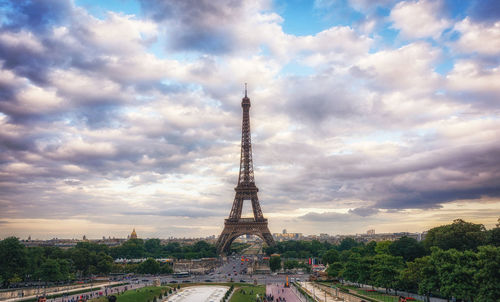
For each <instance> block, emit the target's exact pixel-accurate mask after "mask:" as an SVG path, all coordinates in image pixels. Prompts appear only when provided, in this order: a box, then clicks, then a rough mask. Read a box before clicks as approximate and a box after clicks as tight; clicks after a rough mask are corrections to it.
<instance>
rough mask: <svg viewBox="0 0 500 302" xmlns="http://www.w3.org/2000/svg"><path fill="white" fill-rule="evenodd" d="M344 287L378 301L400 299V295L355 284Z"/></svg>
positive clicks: (392, 301)
mask: <svg viewBox="0 0 500 302" xmlns="http://www.w3.org/2000/svg"><path fill="white" fill-rule="evenodd" d="M343 287H344V288H349V289H351V290H353V291H354V292H356V293H358V294H360V295H363V296H366V297H369V298H372V299H375V300H378V301H383V302H398V299H399V296H394V295H388V294H384V293H380V292H377V291H370V290H365V289H361V288H358V287H355V286H349V285H344V286H343ZM413 301H415V302H422V301H421V300H416V299H415V300H413Z"/></svg>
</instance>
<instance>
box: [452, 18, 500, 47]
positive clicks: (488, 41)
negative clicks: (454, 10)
mask: <svg viewBox="0 0 500 302" xmlns="http://www.w3.org/2000/svg"><path fill="white" fill-rule="evenodd" d="M454 30H456V31H458V32H459V33H460V38H459V39H458V40H457V41H456V42H454V43H453V44H452V45H453V46H454V48H455V49H458V50H459V51H460V52H462V53H474V52H476V53H478V54H481V55H489V56H495V55H500V21H499V22H495V23H494V24H479V23H474V22H472V21H471V19H470V18H468V17H467V18H465V19H464V20H462V21H461V22H459V23H457V24H456V25H455V27H454Z"/></svg>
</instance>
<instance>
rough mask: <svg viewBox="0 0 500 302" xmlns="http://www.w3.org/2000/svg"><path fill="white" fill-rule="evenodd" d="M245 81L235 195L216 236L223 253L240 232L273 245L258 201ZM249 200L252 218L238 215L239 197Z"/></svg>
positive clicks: (240, 202) (240, 204)
mask: <svg viewBox="0 0 500 302" xmlns="http://www.w3.org/2000/svg"><path fill="white" fill-rule="evenodd" d="M246 85H247V84H246V83H245V97H244V98H243V99H242V100H241V107H242V108H243V126H242V131H241V158H240V174H239V176H238V185H237V186H236V188H234V190H235V191H236V195H235V197H234V201H233V207H232V209H231V213H230V214H229V218H227V219H225V221H224V230H222V233H221V234H220V236H219V239H218V240H217V253H219V254H221V253H226V252H227V251H228V250H229V247H230V246H231V243H232V242H233V241H234V240H235V239H236V238H238V237H239V236H241V235H257V236H259V237H260V238H262V240H264V241H265V242H266V243H267V245H269V246H271V245H274V244H275V243H274V239H273V236H272V235H271V232H270V231H269V228H268V226H267V219H266V218H264V215H263V214H262V210H261V208H260V204H259V198H258V197H257V192H258V191H259V189H258V188H257V186H256V185H255V180H254V175H253V162H252V140H251V137H250V99H249V98H248V96H247V86H246ZM244 200H250V201H251V202H252V209H253V218H241V210H242V209H243V201H244Z"/></svg>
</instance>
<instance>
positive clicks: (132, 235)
mask: <svg viewBox="0 0 500 302" xmlns="http://www.w3.org/2000/svg"><path fill="white" fill-rule="evenodd" d="M130 239H137V233H136V232H135V228H134V230H133V231H132V234H130Z"/></svg>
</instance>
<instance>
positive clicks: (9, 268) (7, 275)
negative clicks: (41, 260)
mask: <svg viewBox="0 0 500 302" xmlns="http://www.w3.org/2000/svg"><path fill="white" fill-rule="evenodd" d="M26 265H27V258H26V248H25V247H24V245H22V244H21V243H20V242H19V239H17V238H16V237H8V238H5V239H4V240H1V241H0V275H1V276H2V279H3V282H4V285H6V283H13V282H12V281H16V280H18V279H21V277H22V276H24V273H25V270H26ZM14 277H16V278H14ZM9 280H10V281H9ZM19 281H21V280H19ZM19 281H18V282H19Z"/></svg>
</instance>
